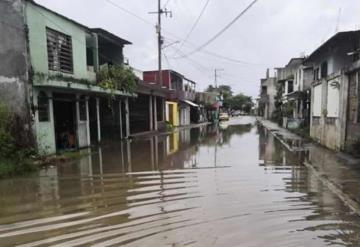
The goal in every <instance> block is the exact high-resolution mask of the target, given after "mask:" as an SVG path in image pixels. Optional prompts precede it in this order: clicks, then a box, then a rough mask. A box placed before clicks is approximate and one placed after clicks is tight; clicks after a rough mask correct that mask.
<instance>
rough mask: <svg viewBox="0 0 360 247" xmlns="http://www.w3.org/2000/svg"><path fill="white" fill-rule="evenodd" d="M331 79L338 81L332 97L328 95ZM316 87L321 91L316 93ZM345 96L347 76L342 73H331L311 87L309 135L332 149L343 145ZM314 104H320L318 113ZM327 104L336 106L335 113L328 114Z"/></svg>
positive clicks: (345, 110)
mask: <svg viewBox="0 0 360 247" xmlns="http://www.w3.org/2000/svg"><path fill="white" fill-rule="evenodd" d="M333 81H337V82H338V83H339V88H338V89H337V90H338V92H337V94H338V96H336V97H337V98H334V95H332V94H330V95H329V87H331V85H330V84H331V82H333ZM318 89H321V92H320V91H319V93H316V92H315V90H317V91H318ZM331 90H335V89H331ZM319 95H321V99H319V98H318V97H319ZM347 98H348V77H347V76H346V75H345V74H343V73H338V74H333V75H332V76H329V77H327V78H326V79H323V80H321V84H319V85H316V86H315V85H314V86H313V88H312V100H311V109H312V112H311V116H312V119H311V125H310V136H311V137H312V138H314V139H315V140H317V141H318V142H319V143H320V144H322V145H324V146H326V147H328V148H330V149H333V150H341V149H343V148H344V146H345V134H346V114H347ZM329 101H332V102H333V103H334V105H332V104H329ZM314 104H321V113H320V115H319V112H318V111H319V109H318V107H315V105H314ZM335 105H336V106H335ZM329 106H330V107H334V108H335V107H336V111H337V112H336V115H335V114H334V112H335V110H334V111H333V112H330V113H331V114H330V115H328V107H329Z"/></svg>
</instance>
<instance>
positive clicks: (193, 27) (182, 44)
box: [179, 0, 210, 50]
mask: <svg viewBox="0 0 360 247" xmlns="http://www.w3.org/2000/svg"><path fill="white" fill-rule="evenodd" d="M209 2H210V0H206V3H205V5H204V6H203V8H202V9H201V11H200V14H199V16H198V17H197V18H196V21H195V22H194V24H193V26H192V27H191V29H190V31H189V32H188V34H187V35H186V37H185V39H184V40H183V41H182V43H181V45H180V48H179V50H181V49H182V47H183V46H184V43H185V42H187V41H188V39H189V37H190V35H191V34H192V32H193V31H194V29H195V27H196V26H197V24H198V23H199V21H200V19H201V17H202V16H203V14H204V13H205V10H206V8H207V6H208V5H209Z"/></svg>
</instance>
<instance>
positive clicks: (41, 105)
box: [38, 92, 50, 122]
mask: <svg viewBox="0 0 360 247" xmlns="http://www.w3.org/2000/svg"><path fill="white" fill-rule="evenodd" d="M38 115H39V122H49V120H50V117H49V98H48V97H47V95H46V93H44V92H40V93H39V95H38Z"/></svg>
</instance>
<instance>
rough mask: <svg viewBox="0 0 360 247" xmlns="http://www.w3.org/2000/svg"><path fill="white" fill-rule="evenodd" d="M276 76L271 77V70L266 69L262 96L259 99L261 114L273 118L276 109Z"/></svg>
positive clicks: (262, 83) (262, 81)
mask: <svg viewBox="0 0 360 247" xmlns="http://www.w3.org/2000/svg"><path fill="white" fill-rule="evenodd" d="M276 89H277V88H276V78H275V77H270V70H269V69H268V70H267V71H266V78H264V79H261V88H260V97H259V100H258V111H259V115H260V116H262V117H264V118H265V119H271V118H272V115H273V113H274V111H275V96H276Z"/></svg>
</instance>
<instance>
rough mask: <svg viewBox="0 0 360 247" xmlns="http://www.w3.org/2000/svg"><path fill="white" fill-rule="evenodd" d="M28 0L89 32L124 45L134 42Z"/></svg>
mask: <svg viewBox="0 0 360 247" xmlns="http://www.w3.org/2000/svg"><path fill="white" fill-rule="evenodd" d="M26 1H27V2H29V3H31V4H33V5H35V6H37V7H39V8H42V9H44V10H46V11H49V12H50V13H52V14H54V15H57V16H59V17H61V18H63V19H65V20H67V21H69V22H72V23H73V24H75V25H77V26H80V27H82V28H83V29H85V30H86V31H88V32H95V33H98V34H100V35H103V36H106V37H108V38H111V39H113V40H115V41H118V42H121V43H122V44H124V45H130V44H132V43H131V42H130V41H127V40H125V39H122V38H120V37H119V36H117V35H115V34H113V33H111V32H109V31H107V30H105V29H102V28H89V27H88V26H85V25H83V24H81V23H79V22H77V21H75V20H73V19H71V18H69V17H66V16H64V15H62V14H59V13H58V12H55V11H53V10H51V9H49V8H47V7H45V6H43V5H41V4H38V3H37V2H35V1H34V0H26Z"/></svg>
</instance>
